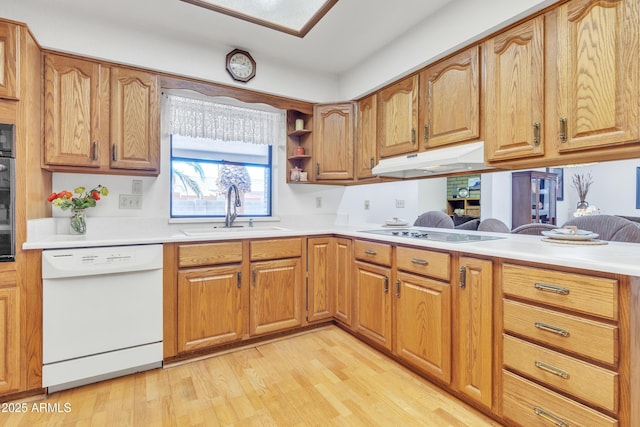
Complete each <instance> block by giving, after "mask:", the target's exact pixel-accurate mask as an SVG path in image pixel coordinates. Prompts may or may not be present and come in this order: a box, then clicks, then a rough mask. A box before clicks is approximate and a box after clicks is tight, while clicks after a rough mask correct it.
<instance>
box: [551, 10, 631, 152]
mask: <svg viewBox="0 0 640 427" xmlns="http://www.w3.org/2000/svg"><path fill="white" fill-rule="evenodd" d="M554 17H555V20H554ZM550 21H551V23H550V30H551V31H550V32H549V34H550V37H549V39H550V40H555V42H556V46H555V51H554V50H549V59H548V61H547V62H548V63H549V65H550V66H549V67H548V69H549V71H550V76H549V77H550V78H549V80H550V82H552V83H553V85H552V86H551V87H549V88H548V89H549V90H548V92H547V99H548V102H549V108H548V113H549V116H548V117H549V119H548V120H547V121H548V123H547V126H549V127H550V133H551V134H552V135H554V140H555V141H556V144H557V150H558V151H559V152H560V153H562V152H567V151H573V150H582V149H589V148H594V147H609V146H611V145H614V144H622V143H625V142H630V141H637V140H638V139H639V130H638V128H639V125H638V123H639V119H640V115H639V114H638V110H639V108H640V107H639V105H640V103H638V94H639V93H640V85H639V84H638V80H639V79H640V70H639V66H638V62H639V60H638V50H639V49H640V44H639V33H640V5H639V4H638V2H637V1H636V0H572V1H570V2H568V3H566V4H564V5H562V6H560V7H558V8H556V9H554V10H553V11H552V12H550ZM554 64H557V67H554V66H553V65H554Z"/></svg>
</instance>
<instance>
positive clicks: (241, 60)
mask: <svg viewBox="0 0 640 427" xmlns="http://www.w3.org/2000/svg"><path fill="white" fill-rule="evenodd" d="M227 71H228V72H229V74H230V75H231V77H232V78H233V79H234V80H237V81H239V82H245V83H246V82H248V81H249V80H251V79H252V78H254V77H255V75H256V61H254V59H253V58H252V57H251V55H250V54H249V52H246V51H244V50H240V49H234V50H232V51H231V52H229V53H228V54H227Z"/></svg>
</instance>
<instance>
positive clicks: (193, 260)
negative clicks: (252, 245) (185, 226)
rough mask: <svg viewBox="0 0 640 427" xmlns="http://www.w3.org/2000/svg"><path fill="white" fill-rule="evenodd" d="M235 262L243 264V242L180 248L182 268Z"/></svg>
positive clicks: (199, 244)
mask: <svg viewBox="0 0 640 427" xmlns="http://www.w3.org/2000/svg"><path fill="white" fill-rule="evenodd" d="M234 262H242V242H241V241H235V242H233V241H232V242H216V243H193V244H185V245H180V246H178V266H179V267H180V268H184V267H196V266H204V265H216V264H229V263H234Z"/></svg>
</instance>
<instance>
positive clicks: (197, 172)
mask: <svg viewBox="0 0 640 427" xmlns="http://www.w3.org/2000/svg"><path fill="white" fill-rule="evenodd" d="M247 106H251V107H247ZM168 107H169V108H168V114H169V118H168V120H169V122H170V133H171V150H170V152H171V186H170V188H171V195H170V201H171V209H170V211H171V217H172V218H221V217H224V216H225V215H226V205H227V203H226V197H227V191H228V189H229V187H230V186H231V185H232V184H235V185H236V186H237V187H238V190H239V193H240V199H241V206H240V207H239V208H238V209H237V212H238V216H239V217H243V216H244V217H252V218H254V217H269V216H271V215H272V206H273V197H272V195H273V185H274V182H273V181H274V180H273V156H272V152H273V146H277V145H282V144H284V141H285V114H284V112H283V111H280V110H276V109H274V108H271V107H267V106H261V108H260V109H256V108H253V105H252V104H244V103H240V102H239V101H235V100H228V99H224V100H223V101H220V100H218V99H217V98H216V99H215V100H212V99H211V98H187V97H182V96H175V95H168Z"/></svg>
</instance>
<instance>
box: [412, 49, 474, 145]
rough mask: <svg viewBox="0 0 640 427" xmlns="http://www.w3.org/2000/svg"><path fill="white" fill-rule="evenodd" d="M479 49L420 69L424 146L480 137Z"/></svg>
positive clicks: (421, 126)
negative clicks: (422, 69)
mask: <svg viewBox="0 0 640 427" xmlns="http://www.w3.org/2000/svg"><path fill="white" fill-rule="evenodd" d="M479 53H480V48H479V47H478V46H474V47H472V48H469V49H466V50H464V51H462V52H460V53H458V54H457V55H455V56H453V57H451V58H449V59H446V60H444V61H442V62H440V63H437V64H436V65H433V66H430V67H427V68H426V69H425V70H424V71H422V72H421V73H420V107H419V111H420V113H419V114H420V126H419V133H420V136H419V138H420V141H422V142H421V143H422V145H423V147H422V148H430V147H438V146H441V145H445V144H452V143H456V142H464V141H471V140H477V139H478V138H479V137H480V67H479Z"/></svg>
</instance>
